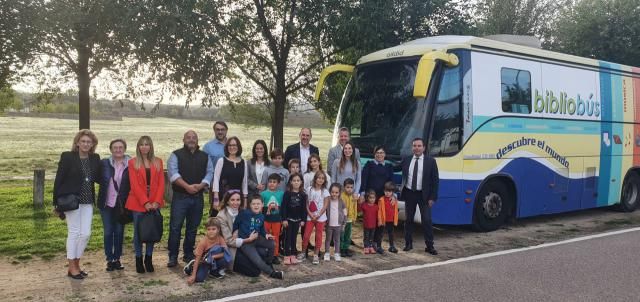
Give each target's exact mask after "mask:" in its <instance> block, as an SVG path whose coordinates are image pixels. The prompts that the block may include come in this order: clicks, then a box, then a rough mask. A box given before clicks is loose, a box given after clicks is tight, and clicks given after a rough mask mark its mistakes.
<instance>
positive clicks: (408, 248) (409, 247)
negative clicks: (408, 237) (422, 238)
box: [402, 243, 413, 252]
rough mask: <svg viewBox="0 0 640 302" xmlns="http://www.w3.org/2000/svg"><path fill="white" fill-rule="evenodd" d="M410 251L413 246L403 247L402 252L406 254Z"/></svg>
mask: <svg viewBox="0 0 640 302" xmlns="http://www.w3.org/2000/svg"><path fill="white" fill-rule="evenodd" d="M412 249H413V244H411V243H409V244H407V245H405V246H404V248H403V249H402V250H403V251H405V252H408V251H410V250H412Z"/></svg>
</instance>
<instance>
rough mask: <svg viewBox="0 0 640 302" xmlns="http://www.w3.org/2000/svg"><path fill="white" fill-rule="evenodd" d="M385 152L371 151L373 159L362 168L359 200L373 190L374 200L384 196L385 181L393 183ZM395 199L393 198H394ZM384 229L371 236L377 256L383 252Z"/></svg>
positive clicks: (391, 169)
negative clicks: (374, 193)
mask: <svg viewBox="0 0 640 302" xmlns="http://www.w3.org/2000/svg"><path fill="white" fill-rule="evenodd" d="M386 155H387V154H386V152H385V150H384V147H382V146H377V147H375V148H374V149H373V156H374V159H373V160H370V161H368V162H367V163H366V164H365V165H364V168H362V185H361V186H360V196H361V197H360V200H361V201H362V202H364V192H367V191H369V190H373V191H375V192H376V200H378V199H379V198H380V197H382V196H383V195H384V184H385V183H386V182H387V181H393V166H392V165H391V164H390V163H385V157H386ZM394 198H395V197H394ZM383 234H384V227H377V228H376V231H375V233H374V236H373V241H375V242H376V247H377V250H376V252H378V253H379V254H382V253H383V252H384V251H383V249H382V246H381V244H382V235H383Z"/></svg>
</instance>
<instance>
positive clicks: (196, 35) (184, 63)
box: [135, 0, 343, 148]
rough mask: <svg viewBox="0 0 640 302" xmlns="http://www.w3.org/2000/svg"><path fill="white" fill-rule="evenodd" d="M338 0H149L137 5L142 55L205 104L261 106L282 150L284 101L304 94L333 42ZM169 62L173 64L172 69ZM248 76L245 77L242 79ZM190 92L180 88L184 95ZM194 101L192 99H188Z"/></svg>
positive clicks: (163, 75) (161, 74)
mask: <svg viewBox="0 0 640 302" xmlns="http://www.w3.org/2000/svg"><path fill="white" fill-rule="evenodd" d="M342 5H343V3H342V1H339V0H325V1H313V0H302V1H301V0H273V1H263V0H253V1H250V0H244V1H232V0H215V1H204V0H201V1H178V2H176V1H172V0H171V1H170V0H150V1H144V4H141V5H140V6H139V9H140V10H141V12H140V14H138V17H137V18H136V19H135V21H137V22H139V24H140V25H139V26H137V27H136V28H139V29H142V30H143V31H144V32H145V34H143V35H141V37H140V39H139V40H138V42H137V43H136V49H137V51H138V56H139V57H140V58H143V60H144V61H145V62H147V63H149V64H150V65H151V68H152V70H153V71H154V73H155V74H156V75H157V76H159V77H160V78H164V79H167V80H170V81H172V82H174V83H177V84H178V85H179V86H180V87H184V89H187V90H189V91H186V92H187V94H189V96H190V97H194V98H195V96H196V95H201V96H202V97H201V101H202V103H203V104H205V105H212V104H219V103H220V101H226V102H230V103H240V104H242V103H251V104H261V105H262V106H263V107H264V108H265V110H266V111H267V112H268V113H269V114H270V117H271V126H272V144H273V145H274V146H276V147H279V148H282V145H283V126H284V125H283V123H284V118H285V111H286V109H287V106H289V105H290V104H291V103H294V102H295V100H300V99H302V98H303V97H304V95H303V90H304V89H305V88H307V89H308V88H309V87H310V85H312V84H313V83H314V82H315V79H316V75H317V74H318V72H319V68H320V67H321V66H322V64H323V63H324V62H325V61H326V59H327V58H328V57H330V56H331V55H333V54H334V53H335V52H337V51H336V50H335V49H332V48H331V47H329V46H330V45H332V44H331V38H332V35H331V34H330V33H329V32H330V30H331V29H332V25H331V24H330V23H329V20H330V16H332V15H339V13H340V10H339V8H340V7H342ZM167 66H168V68H167ZM243 79H247V81H243ZM184 91H185V90H179V92H184ZM191 99H192V98H190V100H191Z"/></svg>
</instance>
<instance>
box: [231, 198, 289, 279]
mask: <svg viewBox="0 0 640 302" xmlns="http://www.w3.org/2000/svg"><path fill="white" fill-rule="evenodd" d="M233 236H234V237H236V238H239V239H243V243H242V246H240V251H242V253H243V254H244V255H245V256H247V258H249V260H250V261H251V263H253V265H255V266H256V267H258V268H259V269H260V270H261V271H262V272H264V273H266V274H268V275H269V277H271V278H276V279H283V278H284V273H283V272H281V271H276V270H274V269H273V267H272V266H271V265H270V264H271V263H272V260H273V249H274V243H273V236H271V234H267V232H266V230H265V229H264V215H263V214H262V198H260V196H258V195H255V196H253V197H251V200H250V202H249V208H248V209H244V210H241V211H240V213H238V216H237V217H236V220H234V221H233ZM258 249H263V250H266V251H267V255H266V257H265V260H263V257H262V256H260V253H258ZM236 261H238V260H237V259H236Z"/></svg>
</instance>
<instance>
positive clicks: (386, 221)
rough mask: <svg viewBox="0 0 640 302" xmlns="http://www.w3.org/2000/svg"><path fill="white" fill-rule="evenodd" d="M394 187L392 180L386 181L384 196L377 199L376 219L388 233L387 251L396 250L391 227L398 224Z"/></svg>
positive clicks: (394, 251) (393, 251)
mask: <svg viewBox="0 0 640 302" xmlns="http://www.w3.org/2000/svg"><path fill="white" fill-rule="evenodd" d="M395 189H396V186H395V184H394V183H393V182H392V181H387V182H386V183H385V184H384V196H382V197H380V199H378V221H379V222H380V225H381V226H384V228H385V230H386V231H387V234H388V235H389V252H392V253H397V252H398V249H396V246H395V244H394V243H393V229H394V227H395V226H397V225H398V201H397V200H396V198H395V196H394V195H393V191H395Z"/></svg>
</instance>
